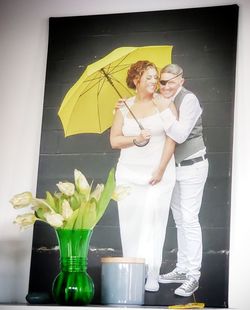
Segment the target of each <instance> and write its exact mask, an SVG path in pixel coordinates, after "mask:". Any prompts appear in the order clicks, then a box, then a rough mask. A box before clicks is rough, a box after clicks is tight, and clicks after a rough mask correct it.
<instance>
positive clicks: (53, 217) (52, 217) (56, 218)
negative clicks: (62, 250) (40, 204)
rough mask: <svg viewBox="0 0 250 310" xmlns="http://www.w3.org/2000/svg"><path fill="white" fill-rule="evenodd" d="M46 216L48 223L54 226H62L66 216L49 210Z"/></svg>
mask: <svg viewBox="0 0 250 310" xmlns="http://www.w3.org/2000/svg"><path fill="white" fill-rule="evenodd" d="M44 217H45V219H46V221H47V223H48V224H50V225H51V226H53V227H62V226H63V220H64V218H63V217H62V215H61V214H58V213H51V212H48V213H45V214H44Z"/></svg>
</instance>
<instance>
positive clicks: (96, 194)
mask: <svg viewBox="0 0 250 310" xmlns="http://www.w3.org/2000/svg"><path fill="white" fill-rule="evenodd" d="M103 190H104V185H103V184H97V185H96V188H95V189H94V190H93V192H92V193H91V195H90V198H92V197H93V198H95V199H96V201H98V200H99V199H100V197H101V194H102V192H103Z"/></svg>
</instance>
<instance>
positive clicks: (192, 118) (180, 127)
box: [160, 87, 206, 159]
mask: <svg viewBox="0 0 250 310" xmlns="http://www.w3.org/2000/svg"><path fill="white" fill-rule="evenodd" d="M180 90H181V87H180V88H179V89H178V90H177V92H176V94H175V96H174V97H173V98H172V100H173V101H174V99H175V97H176V96H177V95H178V93H179V92H180ZM171 114H172V115H171ZM178 114H179V118H178V119H176V118H175V117H173V113H172V112H171V110H170V109H169V108H168V109H165V110H164V111H162V112H161V113H160V116H161V119H162V121H163V123H164V129H165V131H166V134H167V135H168V136H169V137H170V138H172V139H173V140H174V141H175V142H177V143H178V144H181V143H183V142H185V141H186V139H187V138H188V136H189V135H190V133H191V131H192V129H193V128H194V126H195V124H196V122H197V120H198V118H199V117H200V116H201V114H202V109H201V107H200V103H199V100H198V98H197V97H196V96H195V95H194V94H192V93H188V94H187V95H186V96H185V97H184V98H183V101H182V103H181V105H180V108H179V113H178ZM205 151H206V149H203V150H201V151H199V152H197V153H195V154H192V155H191V156H189V157H188V159H189V158H193V157H197V156H201V155H204V154H205Z"/></svg>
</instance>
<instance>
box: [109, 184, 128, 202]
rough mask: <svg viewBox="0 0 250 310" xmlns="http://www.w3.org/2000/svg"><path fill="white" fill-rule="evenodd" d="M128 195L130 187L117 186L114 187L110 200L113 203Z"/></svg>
mask: <svg viewBox="0 0 250 310" xmlns="http://www.w3.org/2000/svg"><path fill="white" fill-rule="evenodd" d="M129 193H130V187H129V186H123V185H118V186H116V188H115V190H114V192H113V194H112V199H113V200H115V201H118V200H121V199H123V198H125V197H126V196H127V195H129Z"/></svg>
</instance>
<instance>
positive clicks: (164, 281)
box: [158, 279, 186, 284]
mask: <svg viewBox="0 0 250 310" xmlns="http://www.w3.org/2000/svg"><path fill="white" fill-rule="evenodd" d="M185 281H186V279H185V280H164V279H159V280H158V282H159V283H163V284H166V283H167V284H168V283H184V282H185Z"/></svg>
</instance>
